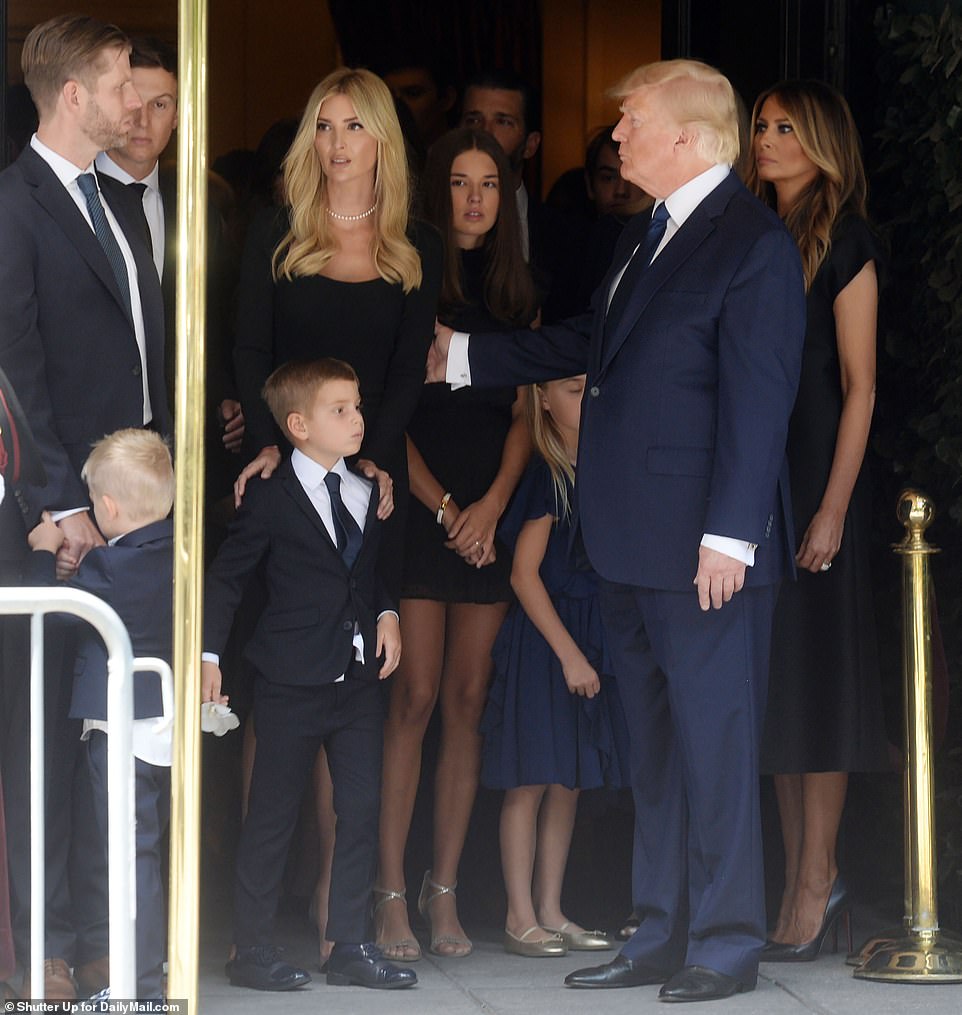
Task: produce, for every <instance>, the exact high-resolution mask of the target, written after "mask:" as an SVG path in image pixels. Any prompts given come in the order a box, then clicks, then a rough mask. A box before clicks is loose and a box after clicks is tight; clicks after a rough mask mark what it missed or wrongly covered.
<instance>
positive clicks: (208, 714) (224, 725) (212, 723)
mask: <svg viewBox="0 0 962 1015" xmlns="http://www.w3.org/2000/svg"><path fill="white" fill-rule="evenodd" d="M238 726H240V719H238V718H237V716H236V715H235V714H234V713H233V712H232V711H231V710H230V708H229V707H228V706H227V705H219V704H217V703H216V702H214V701H205V702H203V703H202V704H201V706H200V728H201V730H202V731H203V732H204V733H213V734H214V736H215V737H222V736H223V735H224V734H225V733H226V732H227V731H228V730H236V729H237V727H238Z"/></svg>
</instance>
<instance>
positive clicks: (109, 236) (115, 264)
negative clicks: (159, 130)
mask: <svg viewBox="0 0 962 1015" xmlns="http://www.w3.org/2000/svg"><path fill="white" fill-rule="evenodd" d="M77 186H78V187H80V191H81V193H82V194H83V196H84V197H85V198H86V199H87V211H88V212H90V221H91V222H93V226H94V232H95V233H96V234H97V239H98V240H99V241H100V245H101V247H103V249H104V253H105V254H106V255H107V260H108V261H109V262H110V269H111V271H113V273H114V278H115V279H116V280H117V285H118V287H119V288H120V295H121V296H122V297H123V299H124V306H125V307H126V308H127V316H128V317H129V318H130V319H131V321H132V320H133V319H134V314H133V310H132V309H131V306H130V279H129V278H128V277H127V265H126V264H125V262H124V255H123V252H122V251H121V249H120V244H119V243H118V242H117V237H116V236H114V233H113V230H112V229H111V228H110V223H109V222H108V221H107V213H106V212H105V211H104V206H103V204H102V203H101V201H100V190H99V189H98V187H97V178H96V177H95V176H94V174H93V173H82V174H81V175H80V176H78V177H77Z"/></svg>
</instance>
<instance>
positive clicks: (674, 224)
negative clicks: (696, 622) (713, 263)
mask: <svg viewBox="0 0 962 1015" xmlns="http://www.w3.org/2000/svg"><path fill="white" fill-rule="evenodd" d="M730 172H731V169H730V167H728V166H727V165H715V166H711V167H710V168H709V169H706V170H705V172H703V173H700V174H699V175H698V176H696V177H695V178H694V179H692V180H689V181H688V182H687V183H685V184H683V185H682V186H681V187H679V188H678V189H677V190H676V191H674V192H673V193H671V194H669V195H668V197H666V198H665V202H664V203H665V206H666V207H667V209H668V216H669V218H668V221H667V223H666V224H665V235H664V236H663V237H662V239H661V242H660V243H659V244H658V247H657V249H656V250H655V253H654V256H653V257H652V261H654V260H655V258H657V257H658V255H659V254H660V253H661V252H662V251H663V250H664V249H665V247H666V246H667V245H668V244H669V243H670V242H671V239H672V237H673V236H674V235H675V233H677V232H678V230H679V229H680V228H681V227H682V226H683V225H684V224H685V222H686V221H687V219H688V217H689V216H690V215H691V213H692V212H693V211H694V210H695V209H696V208H697V207H698V205H700V204H701V202H702V201H704V200H705V198H706V197H708V195H709V194H710V193H711V192H712V191H713V190H714V189H715V188H716V187H717V186H718V185H719V184H720V183H721V182H722V181H723V180H724V179H725V178H726V177H727V176H728V174H729V173H730ZM655 207H657V204H656V205H655ZM652 211H654V209H652ZM639 246H640V244H639ZM637 250H638V247H635V251H633V252H632V257H633V256H634V254H635V252H636V251H637ZM630 262H631V258H630V257H629V258H628V260H627V261H626V262H625V266H624V268H622V269H621V271H620V272H619V273H618V274H617V275H616V276H615V278H614V280H613V281H612V284H611V288H610V290H609V291H608V303H607V306H610V305H611V298H612V296H614V294H615V291H616V290H617V288H618V284H619V283H620V282H621V279H622V276H623V275H624V273H625V271H626V270H627V268H628V265H629V264H630ZM469 337H470V336H468V335H467V334H465V333H463V332H455V333H454V335H453V336H452V338H451V344H450V347H449V348H448V361H447V368H446V373H445V380H446V381H447V382H448V383H449V384H450V385H451V387H452V388H460V387H465V386H467V385H470V383H471V367H470V363H469V361H468V341H469ZM701 545H702V546H705V547H707V548H709V549H712V550H718V551H719V552H720V553H724V554H727V555H728V556H729V557H733V558H734V559H735V560H738V561H741V562H742V563H743V564H747V565H748V566H752V565H753V564H754V563H755V549H756V546H755V544H754V543H749V542H747V541H746V540H744V539H736V538H734V537H732V536H720V535H715V534H713V533H708V532H706V533H705V534H704V535H703V536H702V539H701Z"/></svg>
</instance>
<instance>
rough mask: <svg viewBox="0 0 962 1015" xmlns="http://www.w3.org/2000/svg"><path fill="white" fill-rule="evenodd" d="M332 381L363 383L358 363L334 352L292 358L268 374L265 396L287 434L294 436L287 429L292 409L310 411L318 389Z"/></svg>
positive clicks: (287, 435) (263, 395)
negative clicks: (337, 355)
mask: <svg viewBox="0 0 962 1015" xmlns="http://www.w3.org/2000/svg"><path fill="white" fill-rule="evenodd" d="M328 381H353V382H354V383H355V384H358V383H359V382H358V379H357V374H356V373H355V371H354V367H352V366H351V364H350V363H345V362H344V360H341V359H334V357H333V356H326V357H324V358H323V359H315V360H309V361H306V360H290V361H289V362H287V363H284V364H283V365H282V366H279V367H278V368H277V369H276V370H275V371H274V372H273V373H272V374H271V375H270V377H268V378H267V380H266V381H265V382H264V388H263V390H262V391H261V397H262V398H263V399H264V401H265V402H267V407H268V409H270V410H271V415H272V416H273V417H274V422H275V423H276V424H277V425H278V426H279V427H280V428H281V431H282V432H283V433H284V436H285V437H287V438H290V436H291V435H290V433H289V432H288V429H287V417H288V416H289V415H290V414H291V413H292V412H302V413H308V412H310V410H311V407H312V406H313V405H314V402H315V400H316V399H317V395H318V392H320V390H321V388H322V387H323V385H325V384H326V383H327V382H328Z"/></svg>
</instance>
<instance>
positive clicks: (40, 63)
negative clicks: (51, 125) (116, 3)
mask: <svg viewBox="0 0 962 1015" xmlns="http://www.w3.org/2000/svg"><path fill="white" fill-rule="evenodd" d="M108 50H123V51H124V52H125V53H129V52H130V40H129V39H128V38H127V36H126V35H125V34H124V33H123V32H122V31H121V30H120V29H119V28H117V26H116V25H109V24H105V23H104V22H103V21H98V20H97V19H96V18H89V17H86V16H85V15H80V14H61V15H60V16H59V17H56V18H51V19H50V20H49V21H44V22H43V23H42V24H40V25H35V26H34V27H33V28H31V29H30V31H29V32H28V33H27V37H26V39H24V42H23V49H22V51H21V53H20V67H21V70H22V71H23V80H24V83H25V84H26V86H27V90H28V91H29V92H30V97H31V98H32V99H33V102H34V105H35V106H36V107H37V111H38V112H39V114H40V115H41V117H43V116H48V115H50V114H51V113H52V112H53V109H54V106H55V105H56V103H57V96H58V95H59V94H60V91H61V89H62V88H63V86H64V85H65V84H66V83H67V82H68V81H71V80H74V81H79V82H80V83H81V84H82V85H83V86H84V87H85V88H87V89H90V90H92V89H93V87H94V85H95V84H96V81H97V78H98V77H99V75H100V74H101V72H102V71H103V70H104V69H105V67H106V57H105V51H108Z"/></svg>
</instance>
